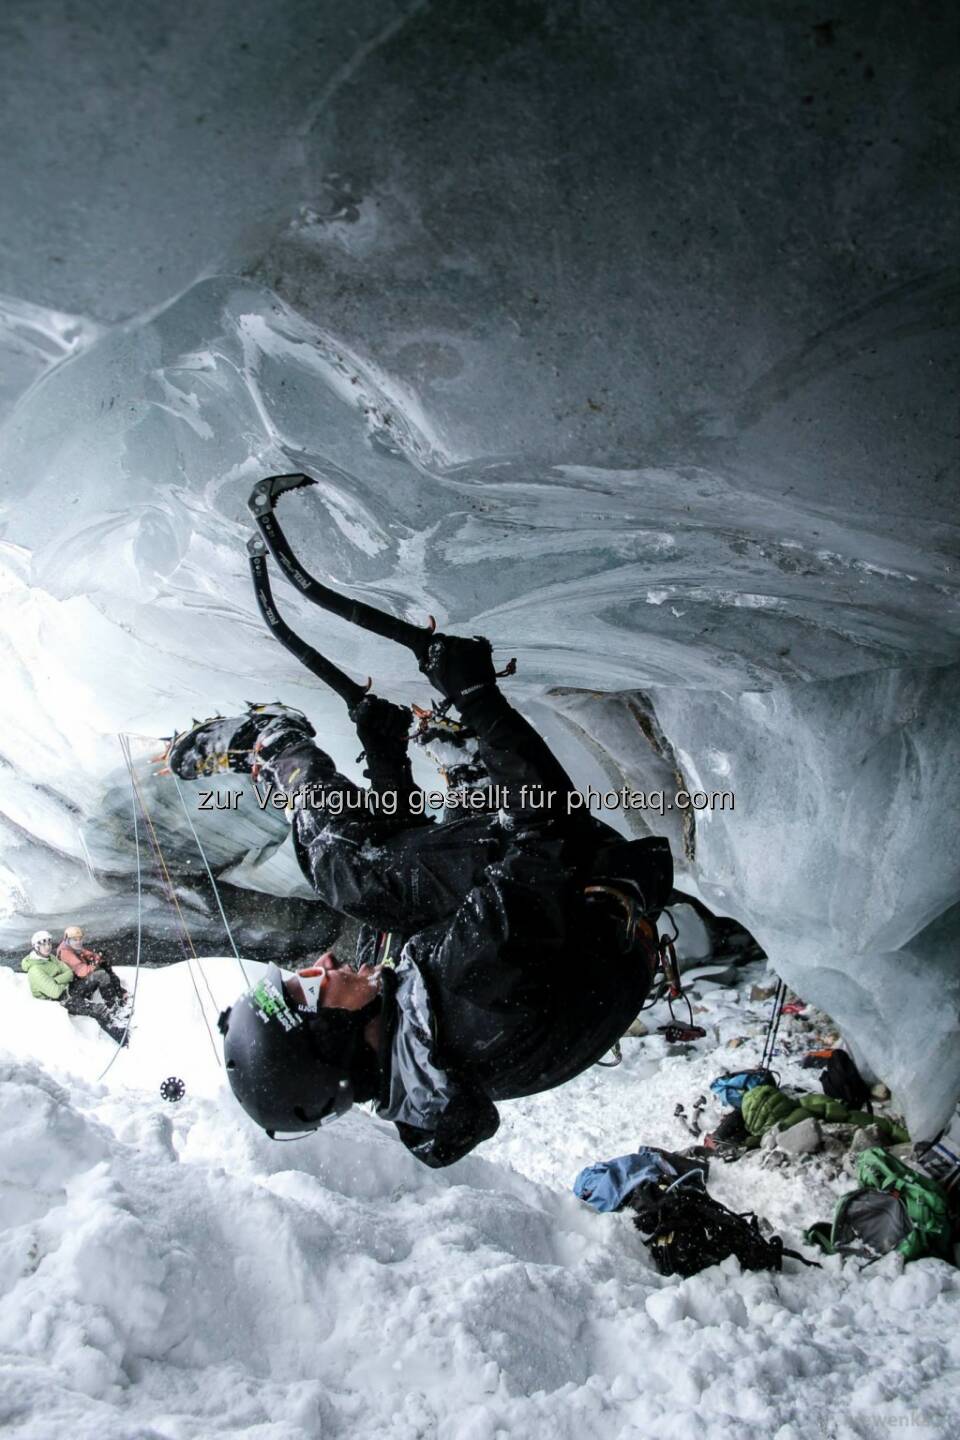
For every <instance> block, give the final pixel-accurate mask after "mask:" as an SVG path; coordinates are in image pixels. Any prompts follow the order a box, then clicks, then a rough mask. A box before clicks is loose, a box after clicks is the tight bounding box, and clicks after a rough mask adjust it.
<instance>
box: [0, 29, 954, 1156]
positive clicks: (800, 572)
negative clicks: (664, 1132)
mask: <svg viewBox="0 0 960 1440" xmlns="http://www.w3.org/2000/svg"><path fill="white" fill-rule="evenodd" d="M957 41H958V33H957V25H956V16H955V14H954V13H953V11H952V7H949V6H946V5H939V4H926V5H924V6H904V5H903V4H900V3H889V0H882V3H867V0H863V3H854V0H842V3H838V4H836V5H830V6H820V5H817V6H814V5H811V4H807V3H803V0H797V3H787V4H784V3H782V0H741V3H718V4H716V5H711V6H706V5H697V4H693V3H680V4H668V3H636V0H500V3H488V4H484V3H467V0H434V3H429V0H420V3H407V4H400V3H391V0H354V3H352V4H351V5H350V6H346V5H343V4H338V3H332V0H326V3H323V0H319V3H318V0H312V3H305V0H275V3H271V4H269V5H267V4H263V3H250V0H247V3H230V4H227V3H224V0H210V3H205V4H204V5H202V6H192V7H190V6H183V5H179V4H177V5H173V4H170V3H160V4H158V5H154V6H151V7H134V6H130V5H126V4H122V3H118V0H100V3H95V0H86V3H83V4H79V5H77V4H72V3H66V0H47V3H43V4H41V5H37V4H35V3H33V0H8V3H7V4H6V5H5V6H4V7H3V9H2V12H0V154H2V156H3V161H2V164H3V192H2V213H3V225H2V232H3V233H2V244H0V292H2V296H0V405H2V411H0V476H2V484H3V503H4V515H3V522H2V531H0V534H2V541H0V585H2V590H3V608H4V621H5V624H4V633H3V640H2V645H3V651H2V653H3V685H2V687H0V707H2V708H0V717H2V730H0V734H2V740H0V767H2V768H0V775H2V800H0V946H3V947H4V948H6V949H8V950H10V951H11V952H12V951H15V950H16V948H17V947H18V946H19V945H20V944H21V940H22V937H23V936H24V935H28V934H29V933H30V930H31V929H32V928H33V924H34V922H41V921H42V922H43V923H49V924H51V925H52V924H53V923H57V922H63V921H64V920H65V919H74V918H76V915H77V912H79V911H82V912H83V914H84V916H89V917H90V918H91V920H92V922H94V923H95V924H96V925H97V927H98V928H99V930H100V932H101V933H103V932H104V931H110V930H111V929H112V930H114V931H118V930H121V929H122V928H123V927H125V926H127V925H129V923H130V920H131V917H132V913H133V897H134V885H133V874H134V855H133V846H132V838H131V826H130V819H129V791H128V789H127V788H126V776H125V772H124V770H123V767H122V764H121V760H120V754H119V749H118V745H117V741H116V734H117V732H119V731H124V732H130V733H132V734H134V735H135V736H138V737H142V742H138V743H139V744H140V749H139V751H138V754H139V755H140V756H141V757H145V756H146V755H147V754H148V753H149V749H150V748H151V747H150V744H149V737H151V736H157V735H160V734H164V733H168V732H169V731H170V729H171V728H172V727H173V726H174V725H177V724H182V723H183V721H184V720H187V719H189V718H190V716H191V715H193V714H205V713H208V711H209V710H211V709H213V708H217V709H226V708H227V707H229V706H235V705H237V704H238V703H239V702H240V701H241V700H245V699H251V698H252V699H261V698H262V699H272V698H275V697H276V696H278V695H281V694H282V696H283V697H284V698H285V699H288V700H290V701H291V702H292V703H294V704H300V705H302V706H304V707H305V708H307V709H308V710H309V711H310V713H311V715H312V716H313V718H314V719H315V721H316V722H317V723H318V724H319V725H320V726H321V728H323V730H324V733H325V735H327V736H328V738H329V739H330V746H331V749H332V750H333V751H334V753H335V755H336V757H337V759H338V760H339V761H341V763H343V764H344V765H345V766H349V765H350V763H351V762H352V760H353V751H354V749H355V741H354V740H352V739H351V736H350V733H349V730H348V727H347V725H346V722H345V720H344V718H343V717H342V715H341V714H340V713H339V712H338V711H337V710H336V708H335V706H334V705H333V704H332V703H331V702H330V700H329V699H328V698H327V697H325V696H323V695H321V694H319V693H318V692H317V690H316V689H315V688H313V687H312V686H311V684H310V682H309V677H307V676H306V674H305V672H303V671H298V670H297V668H296V666H295V663H294V662H293V661H292V660H291V659H290V657H288V656H287V655H285V654H284V653H283V652H281V651H278V650H277V649H276V648H275V647H274V646H272V644H271V642H270V640H269V639H268V638H267V636H266V635H264V634H263V633H262V631H261V628H260V625H259V623H258V621H257V618H256V614H255V610H254V606H253V602H252V597H251V594H250V590H249V584H248V579H247V573H246V566H245V558H244V549H243V546H244V540H245V538H246V535H247V533H248V532H249V523H248V520H247V516H246V509H245V503H244V502H245V498H246V495H247V493H248V491H249V488H250V486H251V484H252V482H253V480H254V479H256V478H257V477H258V476H260V475H262V474H266V473H271V472H273V471H281V470H291V469H298V470H306V471H308V472H310V473H311V474H313V475H315V476H317V477H318V478H319V479H320V480H321V482H322V483H321V488H320V490H319V492H317V494H316V495H315V496H313V497H311V498H310V501H309V503H307V502H303V504H302V508H301V509H300V510H298V511H297V512H296V514H295V516H294V514H293V513H292V512H291V519H290V530H291V535H292V536H294V537H295V538H296V540H297V542H298V544H299V545H300V547H301V549H302V550H303V553H304V554H305V555H309V557H310V560H311V563H312V568H313V569H314V570H315V571H317V572H320V573H323V572H326V573H328V574H330V575H332V576H335V577H337V578H339V579H340V580H342V581H343V582H344V583H347V584H349V585H351V586H352V587H354V590H355V593H358V594H365V595H368V596H370V597H372V598H375V599H379V600H380V601H381V602H384V603H389V604H391V605H393V606H395V607H397V609H398V610H401V611H404V612H405V613H408V614H410V615H411V617H415V618H423V616H424V615H425V614H426V613H428V612H430V613H433V614H435V615H436V616H437V618H438V619H439V620H440V621H441V623H442V624H443V625H446V626H449V627H451V628H454V629H459V630H462V631H464V632H467V633H469V632H471V631H478V630H482V631H484V632H485V633H487V634H489V635H490V636H491V637H492V638H493V640H494V641H495V643H496V644H497V646H498V653H500V654H503V655H504V656H505V655H506V654H507V653H509V654H515V655H517V656H518V658H519V661H520V675H519V677H518V679H517V681H515V682H514V689H513V694H514V695H515V696H516V697H517V699H518V700H519V701H520V703H522V704H524V705H525V706H527V707H528V708H529V710H530V713H532V714H535V715H536V717H537V718H538V720H539V721H540V722H541V723H542V724H543V725H544V726H545V727H546V729H547V731H548V733H549V734H550V736H551V739H553V740H554V743H556V744H557V745H558V746H559V747H561V748H562V751H563V754H564V757H565V758H566V759H567V760H568V761H569V762H570V764H572V765H574V766H575V767H577V771H578V778H581V779H582V781H583V783H587V782H588V781H589V780H590V779H593V778H596V777H598V776H600V775H603V776H605V777H607V778H608V779H613V780H615V781H616V783H618V784H620V783H624V782H629V783H631V784H633V785H635V786H637V787H646V788H652V787H654V786H655V783H656V781H657V778H658V777H660V778H662V777H663V775H665V774H669V775H672V774H673V773H674V772H676V771H679V772H680V773H681V774H682V775H683V776H684V778H685V779H686V780H688V781H689V782H691V785H694V784H696V785H702V787H703V788H704V789H707V790H710V789H729V790H732V791H733V792H734V793H735V796H736V809H735V811H734V813H733V814H724V815H713V816H709V815H707V814H704V815H701V816H699V817H697V819H696V821H695V824H694V826H693V827H692V830H691V828H690V827H688V833H687V834H685V835H683V834H681V832H680V827H679V825H677V824H675V822H674V820H673V818H672V817H671V819H670V821H669V822H668V828H669V829H670V830H671V834H672V838H673V839H674V840H675V841H676V842H677V846H678V851H679V853H680V856H681V859H682V863H683V865H684V868H685V871H686V874H685V882H686V884H687V886H688V888H698V889H699V893H700V894H701V895H702V896H703V898H704V899H705V900H707V902H708V903H709V904H710V905H711V906H712V907H713V908H714V909H716V910H717V911H718V912H721V913H725V914H731V915H735V916H736V917H737V918H738V919H740V920H742V921H743V922H744V923H745V924H747V925H748V926H749V927H750V928H751V929H752V930H753V932H754V933H755V934H756V935H757V937H758V939H759V940H760V941H761V943H762V944H763V945H764V947H765V948H766V949H767V951H768V953H769V954H770V956H771V959H772V960H773V962H774V963H775V965H776V966H777V968H778V969H779V970H780V971H781V972H782V973H783V974H784V975H785V976H786V978H787V979H788V980H789V981H790V983H791V984H793V985H794V986H795V987H796V988H797V989H798V990H799V991H800V993H802V994H803V995H805V996H806V997H807V998H809V999H811V1000H814V1001H817V1002H818V1003H820V1004H821V1005H823V1006H824V1007H825V1008H826V1009H828V1010H829V1011H830V1012H831V1013H832V1014H833V1015H834V1016H835V1017H836V1019H837V1020H838V1022H839V1023H840V1024H841V1025H843V1026H844V1027H845V1031H846V1033H848V1034H849V1035H850V1037H851V1043H853V1044H854V1045H855V1046H856V1047H857V1050H858V1053H859V1055H860V1056H861V1058H862V1059H863V1060H864V1061H865V1062H866V1063H867V1064H869V1065H870V1066H871V1067H872V1068H873V1069H874V1070H875V1071H876V1073H878V1074H879V1075H881V1076H882V1078H884V1079H885V1080H886V1081H887V1083H888V1084H890V1085H891V1086H892V1087H893V1088H894V1090H895V1091H896V1093H897V1094H898V1096H899V1097H900V1098H901V1099H902V1101H903V1104H904V1105H905V1107H906V1110H907V1115H908V1119H909V1120H910V1121H911V1123H912V1124H913V1126H914V1128H915V1130H916V1131H918V1132H919V1131H926V1132H927V1133H932V1132H933V1131H934V1130H935V1129H936V1128H937V1126H938V1125H939V1124H940V1123H941V1122H942V1120H943V1118H944V1116H945V1114H946V1113H947V1112H948V1111H949V1109H950V1106H951V1105H952V1103H953V1102H954V1100H955V1099H956V1096H957V1094H958V1092H960V1055H958V1053H957V1051H958V1047H957V1046H956V1027H957V1019H958V999H960V980H958V973H957V969H958V966H957V941H958V930H960V905H958V896H960V886H958V883H957V880H958V856H960V843H958V826H957V819H956V816H957V802H958V800H960V793H958V792H960V781H958V778H957V775H958V765H957V761H958V747H957V741H956V715H957V710H958V701H960V669H958V666H957V662H958V644H957V636H958V630H960V610H958V594H960V588H958V576H957V534H958V531H957V519H958V517H957V500H958V486H957V470H956V461H957V410H956V395H957V378H958V377H957V370H958V366H957V325H956V321H957V278H958V276H957V254H958V248H957V242H958V236H957V230H958V227H957V209H958V206H957V188H956V185H955V176H956V160H957V157H956V145H957V133H958V132H957V126H956V100H957V95H958V88H960V87H958V73H957V51H958V43H957ZM278 598H281V600H282V602H283V603H284V605H285V607H286V609H287V612H288V613H289V615H290V616H291V617H292V618H294V619H295V620H296V622H297V623H298V625H300V627H301V628H302V629H303V630H305V631H307V632H308V633H309V634H310V635H311V637H312V638H313V639H314V640H315V641H322V648H324V649H325V650H327V651H328V652H329V653H330V654H331V655H332V657H333V658H335V659H337V660H338V661H339V662H340V663H342V664H344V665H346V666H347V667H348V668H352V669H353V671H354V672H355V673H360V674H361V675H363V674H367V673H372V674H373V676H374V679H375V682H376V683H377V685H378V686H380V687H381V688H384V689H388V690H392V692H393V693H395V694H397V695H399V696H401V697H405V698H407V699H411V700H412V699H416V698H420V699H423V698H424V696H423V687H422V682H420V681H419V677H417V675H416V672H415V670H414V669H413V667H412V663H410V662H409V661H408V657H407V656H406V655H404V654H402V653H401V654H395V653H393V652H392V650H391V648H390V647H389V646H387V645H378V646H375V647H371V648H365V649H364V652H363V653H362V654H360V653H358V651H357V648H356V641H355V637H353V636H351V635H350V634H349V633H348V632H347V631H346V630H345V629H343V628H342V627H338V626H337V625H336V624H335V623H333V622H328V621H325V620H324V619H323V617H321V616H319V614H318V613H317V612H315V611H314V612H312V613H307V612H305V611H304V609H303V607H302V606H300V605H298V604H297V602H296V600H295V598H294V597H293V596H292V595H289V594H286V593H284V592H282V591H281V590H280V588H279V587H278ZM641 714H642V715H646V716H650V715H653V717H654V719H655V724H654V726H653V727H651V725H650V724H649V723H647V724H645V725H641V724H640V723H639V721H638V716H639V715H641ZM653 733H656V735H658V736H659V737H660V743H659V746H658V747H654V746H653V745H651V743H650V740H649V738H648V737H649V736H650V735H651V734H653ZM145 783H146V784H148V786H149V787H150V794H151V803H152V804H153V805H154V806H155V809H156V813H157V816H158V824H159V825H160V828H161V832H162V834H163V835H164V836H165V837H166V840H167V842H168V845H169V847H170V849H171V852H172V853H173V854H174V856H175V857H177V858H178V859H179V861H180V863H181V864H182V866H183V867H184V870H183V872H182V876H181V878H182V879H183V884H184V887H185V888H184V895H185V903H186V904H188V907H189V908H190V910H191V914H192V918H193V921H194V923H195V925H196V927H197V931H198V934H200V935H202V936H205V937H209V938H210V939H211V940H212V939H213V937H217V936H218V935H219V932H218V930H217V926H216V924H215V923H214V921H215V916H214V915H213V914H212V911H211V906H210V902H209V896H206V895H204V894H203V893H202V892H201V889H200V888H197V889H196V890H195V891H193V890H191V888H190V883H189V873H188V872H187V870H186V867H188V866H190V865H195V863H196V862H195V859H190V858H188V857H189V855H190V853H191V852H190V837H189V834H188V833H187V831H186V828H185V825H184V821H183V817H182V814H181V813H180V812H179V805H178V803H177V800H176V796H172V797H171V795H170V794H169V791H168V790H164V789H163V787H162V784H161V783H160V782H152V781H145ZM618 823H619V824H620V825H621V826H622V827H623V828H627V827H628V825H629V824H631V823H632V824H634V825H638V824H641V823H642V817H640V818H637V817H634V819H633V820H632V821H631V820H630V818H629V817H625V816H621V817H619V819H618ZM284 834H285V828H284V827H283V825H282V822H281V821H278V820H277V819H276V818H275V817H270V816H262V815H259V814H258V813H257V812H256V811H253V812H251V811H249V810H248V811H246V812H244V814H243V815H242V816H241V818H240V819H239V820H238V818H237V816H236V815H230V816H222V817H217V816H213V817H209V821H208V823H207V825H206V828H205V830H204V838H205V840H206V842H207V844H208V846H209V850H210V854H211V858H212V860H213V862H214V863H215V864H216V865H217V866H218V868H219V869H220V870H221V871H222V872H224V873H226V875H227V876H228V877H229V878H230V879H232V880H233V881H234V882H235V885H236V887H237V889H236V890H235V892H234V893H235V894H236V895H237V896H239V895H241V894H242V893H244V892H245V893H247V894H248V895H249V894H251V893H252V894H254V895H261V896H262V895H265V894H267V893H269V894H270V895H271V896H276V895H281V896H288V897H292V898H290V899H289V900H288V901H281V902H280V903H279V904H278V903H276V902H271V903H270V904H268V903H267V901H266V900H259V899H258V900H257V922H256V923H257V924H258V925H259V926H260V930H261V932H262V935H263V936H266V937H267V938H268V939H271V943H275V941H276V935H277V934H278V933H280V934H282V933H283V930H284V927H285V926H286V927H287V929H289V928H290V925H291V920H290V917H291V916H294V917H295V919H296V925H297V926H300V925H306V924H307V919H305V917H307V916H308V915H309V913H310V911H309V906H308V904H307V902H306V900H305V892H304V890H303V887H302V884H301V882H300V881H299V880H298V878H297V876H296V875H295V873H294V870H293V868H292V863H291V857H290V854H289V846H281V845H279V842H280V841H282V839H283V836H284ZM184 877H185V878H184ZM238 904H239V901H238ZM146 909H147V920H148V923H149V924H153V925H155V926H156V927H162V926H163V924H164V914H165V911H164V907H163V901H162V897H161V896H160V895H159V894H153V893H148V894H147V897H146ZM243 925H245V926H246V930H245V931H244V932H243V933H244V934H245V935H246V938H247V943H250V944H255V943H256V940H257V933H258V932H257V929H256V926H255V924H254V921H253V919H251V912H249V911H248V912H246V914H245V919H244V920H243V923H242V925H241V929H243ZM271 937H272V938H271ZM217 943H219V941H217Z"/></svg>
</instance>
